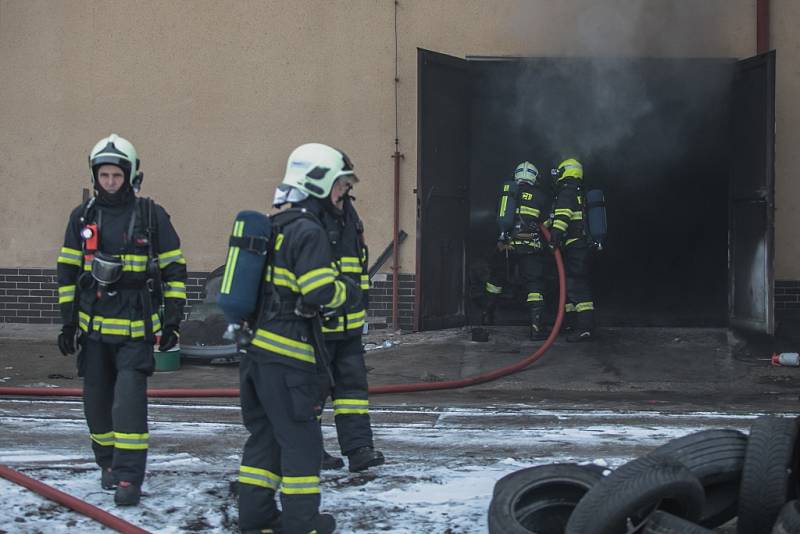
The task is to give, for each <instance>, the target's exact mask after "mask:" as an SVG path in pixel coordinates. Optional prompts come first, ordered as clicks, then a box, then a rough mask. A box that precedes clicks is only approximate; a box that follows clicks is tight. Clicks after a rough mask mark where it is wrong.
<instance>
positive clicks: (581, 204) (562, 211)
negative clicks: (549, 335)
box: [550, 158, 605, 342]
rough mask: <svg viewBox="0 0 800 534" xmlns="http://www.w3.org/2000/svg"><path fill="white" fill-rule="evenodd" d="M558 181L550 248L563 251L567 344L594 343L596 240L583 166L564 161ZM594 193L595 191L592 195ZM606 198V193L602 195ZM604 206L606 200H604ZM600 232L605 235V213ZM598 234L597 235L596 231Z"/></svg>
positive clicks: (556, 171)
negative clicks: (588, 217) (589, 217)
mask: <svg viewBox="0 0 800 534" xmlns="http://www.w3.org/2000/svg"><path fill="white" fill-rule="evenodd" d="M551 173H552V175H553V177H554V179H555V181H556V182H555V190H556V192H555V199H554V201H553V219H552V222H551V228H550V246H551V248H553V249H559V250H560V251H561V255H562V257H563V259H564V270H565V271H566V277H567V304H566V309H565V310H564V311H565V323H566V328H567V329H568V330H571V331H570V332H569V335H568V336H567V341H570V342H580V341H590V340H591V339H592V335H593V331H594V302H593V301H592V291H591V287H590V285H589V260H590V255H591V251H592V248H593V246H595V245H596V243H595V240H593V239H592V238H591V237H590V234H589V232H588V229H587V222H588V221H587V220H584V215H585V214H586V211H587V210H586V207H587V205H586V198H585V196H584V193H583V165H582V164H581V163H580V162H579V161H578V160H576V159H574V158H569V159H566V160H564V161H562V162H561V163H560V164H559V165H558V167H556V168H555V169H553V170H552V171H551ZM590 193H593V192H590ZM601 195H602V193H601ZM603 205H604V201H603ZM601 220H602V224H596V225H595V226H597V227H598V228H597V230H598V231H599V230H602V232H603V233H604V232H605V210H604V209H603V211H602V218H601ZM593 233H596V232H593Z"/></svg>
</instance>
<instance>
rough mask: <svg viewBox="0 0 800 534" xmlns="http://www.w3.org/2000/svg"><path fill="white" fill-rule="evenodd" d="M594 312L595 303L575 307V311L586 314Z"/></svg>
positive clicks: (578, 304)
mask: <svg viewBox="0 0 800 534" xmlns="http://www.w3.org/2000/svg"><path fill="white" fill-rule="evenodd" d="M592 310H594V302H591V301H589V302H579V303H577V304H576V305H575V311H577V312H584V311H592Z"/></svg>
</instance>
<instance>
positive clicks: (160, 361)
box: [153, 347, 181, 371]
mask: <svg viewBox="0 0 800 534" xmlns="http://www.w3.org/2000/svg"><path fill="white" fill-rule="evenodd" d="M153 355H154V356H155V358H156V371H177V370H178V369H180V367H181V349H180V348H179V347H175V348H173V349H170V350H168V351H167V352H161V351H159V350H156V351H154V352H153Z"/></svg>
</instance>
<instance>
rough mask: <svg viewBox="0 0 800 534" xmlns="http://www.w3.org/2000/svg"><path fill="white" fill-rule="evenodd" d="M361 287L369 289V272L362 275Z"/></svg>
mask: <svg viewBox="0 0 800 534" xmlns="http://www.w3.org/2000/svg"><path fill="white" fill-rule="evenodd" d="M361 289H362V290H367V289H369V275H368V274H362V275H361Z"/></svg>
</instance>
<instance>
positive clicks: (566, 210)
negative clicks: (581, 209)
mask: <svg viewBox="0 0 800 534" xmlns="http://www.w3.org/2000/svg"><path fill="white" fill-rule="evenodd" d="M573 213H574V212H573V211H572V210H571V209H569V208H558V209H557V210H555V211H554V212H553V214H554V215H555V216H556V217H558V216H559V215H566V216H567V217H572V214H573Z"/></svg>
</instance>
